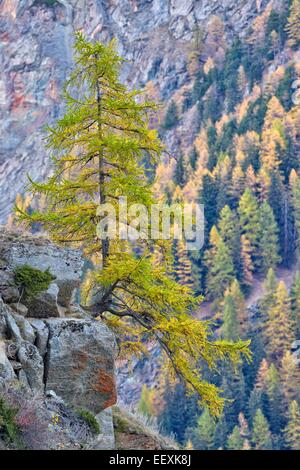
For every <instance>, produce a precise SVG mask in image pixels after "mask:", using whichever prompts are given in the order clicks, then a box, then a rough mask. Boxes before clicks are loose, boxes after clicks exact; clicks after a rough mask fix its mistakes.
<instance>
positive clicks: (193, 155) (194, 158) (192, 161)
mask: <svg viewBox="0 0 300 470" xmlns="http://www.w3.org/2000/svg"><path fill="white" fill-rule="evenodd" d="M198 159H199V154H198V152H197V149H196V147H195V146H194V147H193V149H192V151H191V153H190V156H189V160H190V165H191V168H192V170H193V171H195V170H196V166H197V161H198Z"/></svg>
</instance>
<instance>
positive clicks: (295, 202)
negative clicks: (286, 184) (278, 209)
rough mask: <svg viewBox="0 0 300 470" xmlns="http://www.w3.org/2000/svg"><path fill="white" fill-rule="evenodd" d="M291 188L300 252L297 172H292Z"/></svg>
mask: <svg viewBox="0 0 300 470" xmlns="http://www.w3.org/2000/svg"><path fill="white" fill-rule="evenodd" d="M290 187H291V192H292V206H293V215H294V220H295V229H296V247H297V251H298V254H299V252H300V178H299V176H298V175H297V173H296V171H295V170H292V171H291V175H290Z"/></svg>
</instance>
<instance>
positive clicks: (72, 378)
mask: <svg viewBox="0 0 300 470" xmlns="http://www.w3.org/2000/svg"><path fill="white" fill-rule="evenodd" d="M47 324H48V326H49V330H50V340H49V347H48V351H47V357H46V376H47V379H46V387H47V389H52V390H54V391H55V393H57V394H58V395H60V396H61V397H62V398H63V399H65V400H66V401H67V402H68V403H72V404H74V405H77V406H79V407H80V406H81V407H84V408H87V409H89V410H90V411H92V412H93V413H95V414H96V413H99V412H100V411H102V410H103V409H105V408H107V407H109V406H111V405H113V404H114V403H115V402H116V386H115V370H114V358H115V342H114V337H113V335H112V333H111V332H110V330H109V329H108V328H107V327H106V326H105V325H104V324H103V323H101V322H98V321H95V320H94V321H92V320H90V321H88V320H77V319H51V320H48V321H47Z"/></svg>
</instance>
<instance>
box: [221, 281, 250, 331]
mask: <svg viewBox="0 0 300 470" xmlns="http://www.w3.org/2000/svg"><path fill="white" fill-rule="evenodd" d="M227 294H229V295H231V296H232V299H233V302H234V305H235V308H236V312H237V320H238V322H239V331H240V332H241V335H242V336H243V335H244V334H245V332H246V330H247V311H246V305H245V297H244V294H243V292H242V290H241V287H240V284H239V282H238V281H237V280H236V279H234V280H233V282H232V283H231V285H230V287H229V288H228V289H227V290H226V292H225V296H226V295H227Z"/></svg>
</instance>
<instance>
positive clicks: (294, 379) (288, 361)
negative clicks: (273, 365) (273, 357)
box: [280, 351, 300, 408]
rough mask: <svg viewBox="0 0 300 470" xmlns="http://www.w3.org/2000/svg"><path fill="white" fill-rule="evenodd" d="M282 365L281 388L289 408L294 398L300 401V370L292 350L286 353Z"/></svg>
mask: <svg viewBox="0 0 300 470" xmlns="http://www.w3.org/2000/svg"><path fill="white" fill-rule="evenodd" d="M280 366H281V367H280V378H281V388H282V393H283V397H284V402H285V405H286V408H287V406H288V404H289V403H290V402H291V401H292V400H297V401H299V402H300V370H299V365H298V363H297V361H296V360H295V357H294V356H293V355H292V353H291V352H290V351H287V352H286V353H285V354H284V356H283V358H282V361H281V364H280Z"/></svg>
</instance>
